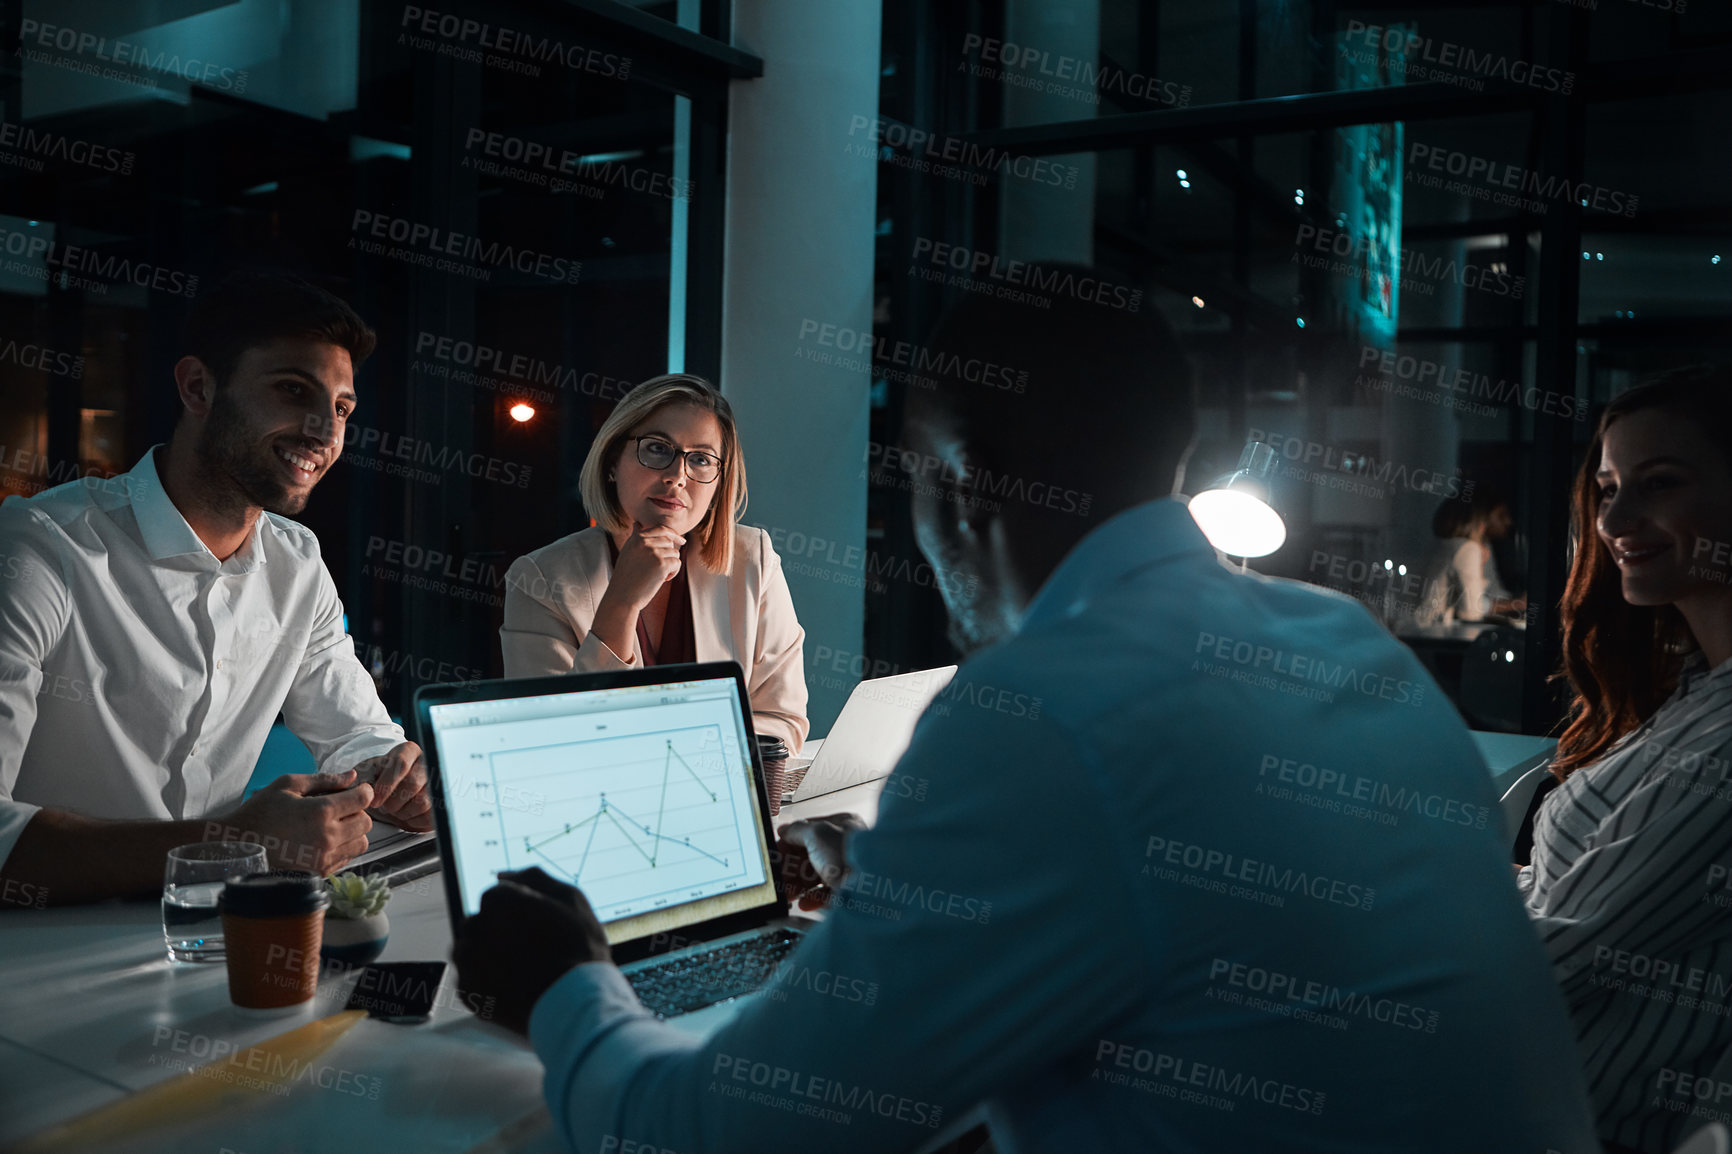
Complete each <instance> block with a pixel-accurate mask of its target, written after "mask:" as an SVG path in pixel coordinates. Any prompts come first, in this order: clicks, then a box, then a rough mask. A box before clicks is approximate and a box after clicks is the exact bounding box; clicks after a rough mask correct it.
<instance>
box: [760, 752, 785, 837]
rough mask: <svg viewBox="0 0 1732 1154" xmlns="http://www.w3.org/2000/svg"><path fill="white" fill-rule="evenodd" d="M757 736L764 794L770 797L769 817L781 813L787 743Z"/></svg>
mask: <svg viewBox="0 0 1732 1154" xmlns="http://www.w3.org/2000/svg"><path fill="white" fill-rule="evenodd" d="M757 736H758V760H759V761H761V762H762V763H763V765H764V792H765V793H767V794H769V795H770V816H771V817H775V816H776V815H777V814H778V813H781V812H782V791H783V790H784V789H785V788H786V787H787V783H788V743H787V742H785V741H783V740H782V739H781V738H779V737H772V736H770V735H769V734H767V733H760V734H758V735H757Z"/></svg>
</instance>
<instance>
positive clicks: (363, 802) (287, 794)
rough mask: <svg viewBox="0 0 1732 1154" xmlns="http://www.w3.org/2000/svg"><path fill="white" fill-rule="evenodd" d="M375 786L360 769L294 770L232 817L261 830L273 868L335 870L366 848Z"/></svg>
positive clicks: (244, 826)
mask: <svg viewBox="0 0 1732 1154" xmlns="http://www.w3.org/2000/svg"><path fill="white" fill-rule="evenodd" d="M372 801H373V787H372V786H371V785H369V784H367V783H366V782H364V781H360V780H359V779H358V778H357V776H356V774H355V771H354V770H352V769H351V770H349V771H347V772H345V773H290V774H284V775H283V776H282V777H279V778H277V779H276V780H275V781H273V782H271V783H270V784H269V785H266V786H262V787H260V788H259V790H258V791H257V792H255V793H254V794H253V795H252V796H251V797H249V798H247V800H246V801H245V802H243V803H242V804H241V806H240V808H238V809H236V810H235V811H234V813H233V815H231V816H230V817H229V818H227V819H226V821H227V822H228V823H229V824H230V825H231V826H232V827H234V828H238V829H242V830H246V831H249V832H254V831H256V832H257V833H258V835H259V836H260V837H261V838H262V839H263V841H264V846H265V852H266V853H267V854H268V855H269V857H270V862H271V865H272V866H275V867H277V868H279V869H297V870H312V871H313V872H314V873H320V874H330V873H335V872H336V871H337V870H338V869H340V868H342V866H343V865H344V863H346V862H348V861H349V860H351V859H352V858H354V857H356V856H357V855H358V854H361V853H363V852H365V851H366V848H367V831H368V830H370V829H372V828H373V819H372V818H370V817H368V816H367V806H368V805H370V804H372Z"/></svg>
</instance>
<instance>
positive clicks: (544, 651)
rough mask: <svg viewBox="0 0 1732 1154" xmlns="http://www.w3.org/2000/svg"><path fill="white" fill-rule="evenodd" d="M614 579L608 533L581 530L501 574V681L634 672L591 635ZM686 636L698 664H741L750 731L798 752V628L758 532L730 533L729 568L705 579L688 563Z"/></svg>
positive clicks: (801, 698) (802, 718)
mask: <svg viewBox="0 0 1732 1154" xmlns="http://www.w3.org/2000/svg"><path fill="white" fill-rule="evenodd" d="M612 576H613V559H612V557H611V556H610V555H609V552H608V547H607V533H606V531H605V530H603V529H600V528H589V529H584V530H581V531H579V532H576V533H573V534H571V535H570V536H569V537H561V538H560V539H559V540H557V541H555V542H553V543H552V544H551V545H544V546H542V547H541V548H539V549H537V550H536V551H535V552H533V553H530V554H529V555H528V556H525V557H519V558H518V559H517V560H516V561H514V562H512V565H511V568H510V569H509V570H507V571H506V574H505V624H504V625H503V626H501V628H500V630H499V645H500V648H501V649H502V650H504V652H505V676H507V677H536V676H540V675H543V674H549V673H571V672H574V671H575V672H578V673H600V672H605V671H607V670H614V669H634V668H637V666H638V661H637V657H636V654H635V653H634V654H633V659H632V660H631V661H625V660H622V659H621V658H620V656H619V655H618V654H617V653H615V652H614V651H613V650H612V649H610V648H608V647H607V645H606V644H605V643H604V642H603V641H602V639H601V638H599V637H597V636H596V635H595V634H593V633H591V632H590V629H589V627H590V623H591V622H592V621H594V620H595V610H596V606H597V605H599V604H600V603H601V595H602V594H603V593H605V592H607V584H608V581H609V580H610V579H611V578H612ZM686 580H687V582H688V584H689V585H690V588H691V597H692V632H693V633H694V634H695V635H696V643H697V655H698V660H699V661H728V660H733V661H737V662H739V663H740V668H741V669H744V670H745V671H746V690H747V693H748V695H749V698H750V701H751V707H752V726H753V728H754V729H756V730H757V732H759V733H770V734H774V735H776V736H777V737H780V738H781V739H782V740H784V741H786V742H787V743H788V750H789V752H790V753H798V752H799V750H800V745H801V743H802V742H803V741H805V739H806V731H807V729H808V728H809V725H808V723H807V721H806V677H805V659H804V657H803V656H802V652H803V647H804V644H805V640H806V631H805V630H804V629H802V628H801V627H800V622H799V621H798V620H797V619H796V618H795V616H794V601H793V598H792V597H790V596H789V595H788V581H787V579H786V578H785V577H783V576H782V559H781V558H780V557H778V556H776V551H775V549H774V548H772V547H771V545H770V535H769V534H768V533H766V532H764V531H763V530H762V529H757V528H751V527H748V526H745V525H737V526H735V528H734V571H733V573H731V574H728V575H723V574H720V573H713V572H711V571H710V570H709V569H708V568H707V567H705V565H704V564H703V562H701V561H698V560H696V559H694V560H693V561H692V562H691V563H690V564H689V565H687V567H686Z"/></svg>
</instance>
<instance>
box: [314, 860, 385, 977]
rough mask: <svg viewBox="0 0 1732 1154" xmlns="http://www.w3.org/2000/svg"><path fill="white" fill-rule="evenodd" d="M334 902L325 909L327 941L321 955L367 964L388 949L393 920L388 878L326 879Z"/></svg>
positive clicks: (337, 876) (348, 876) (336, 876)
mask: <svg viewBox="0 0 1732 1154" xmlns="http://www.w3.org/2000/svg"><path fill="white" fill-rule="evenodd" d="M325 888H327V889H329V890H330V891H331V905H330V908H328V909H327V910H326V911H325V935H324V941H323V943H322V944H321V945H320V946H319V956H320V957H321V958H323V959H325V960H326V961H328V962H336V963H338V964H339V965H344V966H363V965H366V964H367V963H368V962H370V961H372V960H373V959H375V958H377V957H378V956H379V955H380V954H382V953H384V952H385V939H386V938H388V937H390V936H391V922H390V920H389V919H387V918H386V917H385V903H386V902H388V901H390V900H391V887H390V885H389V884H387V883H386V881H385V879H384V878H380V877H362V876H361V875H360V874H355V873H347V874H334V875H333V876H331V877H328V878H326V879H325Z"/></svg>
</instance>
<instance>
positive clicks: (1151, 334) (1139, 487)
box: [909, 263, 1197, 514]
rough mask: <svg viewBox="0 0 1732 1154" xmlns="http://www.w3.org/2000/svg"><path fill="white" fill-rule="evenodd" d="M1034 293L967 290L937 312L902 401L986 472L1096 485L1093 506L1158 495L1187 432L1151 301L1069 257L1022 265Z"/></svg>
mask: <svg viewBox="0 0 1732 1154" xmlns="http://www.w3.org/2000/svg"><path fill="white" fill-rule="evenodd" d="M1026 272H1027V274H1028V275H1027V277H1026V278H1025V280H1024V281H1023V282H1022V287H1023V288H1025V289H1029V290H1031V291H1030V292H1029V293H1028V294H1027V295H1029V296H1031V297H1034V298H1036V299H1035V300H1033V301H1026V302H1025V301H1023V300H1020V299H1017V298H1015V297H1011V296H1010V295H1009V294H1002V295H1001V294H999V293H990V294H989V293H979V294H971V295H969V296H967V297H965V298H964V299H963V300H961V301H960V302H958V303H957V304H955V305H953V306H952V307H951V308H950V309H949V310H948V311H946V312H945V314H944V315H943V317H942V318H941V319H940V320H939V323H938V325H937V326H936V328H935V330H934V332H933V334H932V336H931V338H930V339H929V341H928V348H927V350H925V352H924V356H925V358H926V360H927V361H930V362H931V363H932V364H933V365H934V366H935V369H934V371H931V372H930V373H926V374H923V375H926V376H928V377H929V378H930V379H929V380H928V381H927V382H926V384H927V386H928V387H927V388H925V389H921V390H910V393H909V405H910V408H911V409H916V410H921V411H923V412H925V413H931V412H932V411H933V410H937V411H939V412H942V413H945V414H947V415H948V416H949V417H950V418H951V419H952V420H954V421H955V422H956V424H957V426H958V428H959V430H960V431H963V432H966V433H967V434H969V435H970V437H971V439H973V440H974V441H975V444H974V446H973V448H974V449H975V451H976V452H977V453H978V454H980V455H982V456H983V457H985V458H987V459H985V460H983V461H982V462H980V463H982V464H984V465H986V466H987V467H988V468H991V469H992V470H994V472H1001V471H1002V472H1008V473H1016V474H1018V475H1022V476H1028V475H1039V473H1038V472H1037V471H1044V472H1053V473H1054V474H1055V475H1054V476H1052V477H1050V478H1047V479H1048V480H1050V481H1052V482H1053V483H1055V484H1056V483H1059V482H1061V481H1062V482H1063V483H1064V484H1066V485H1068V486H1069V487H1072V488H1076V489H1086V488H1088V487H1089V486H1097V488H1096V489H1095V490H1094V492H1095V493H1096V495H1097V496H1096V501H1095V507H1096V508H1097V509H1098V510H1100V511H1101V513H1103V514H1110V513H1112V512H1115V511H1117V510H1118V509H1121V508H1125V507H1128V506H1130V505H1134V504H1139V503H1141V502H1143V501H1146V500H1150V499H1152V498H1154V497H1164V496H1166V495H1167V494H1168V493H1169V492H1170V491H1171V489H1172V482H1173V475H1174V471H1175V470H1176V468H1177V467H1178V466H1179V465H1180V464H1181V463H1182V462H1183V461H1184V459H1185V457H1186V456H1187V455H1188V454H1189V452H1190V449H1191V445H1192V443H1193V442H1194V441H1195V439H1196V433H1197V413H1196V392H1195V381H1194V374H1193V369H1192V367H1191V363H1190V360H1189V358H1188V357H1187V356H1186V354H1185V352H1184V349H1183V348H1182V346H1181V344H1180V341H1179V338H1178V336H1177V334H1175V333H1174V331H1173V328H1172V326H1171V325H1169V324H1168V323H1167V321H1166V320H1165V318H1164V317H1163V316H1162V315H1161V313H1160V311H1159V310H1158V309H1157V308H1156V307H1155V306H1154V303H1153V302H1152V301H1150V300H1148V299H1147V298H1145V297H1144V296H1143V295H1142V294H1141V293H1132V292H1131V291H1130V290H1129V289H1126V288H1124V287H1123V286H1120V285H1116V284H1114V283H1113V282H1112V281H1111V280H1110V279H1108V278H1104V277H1103V276H1102V275H1101V273H1100V272H1099V271H1098V270H1097V269H1094V268H1092V267H1089V266H1086V265H1080V264H1060V263H1035V264H1030V265H1028V266H1027V268H1026Z"/></svg>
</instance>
